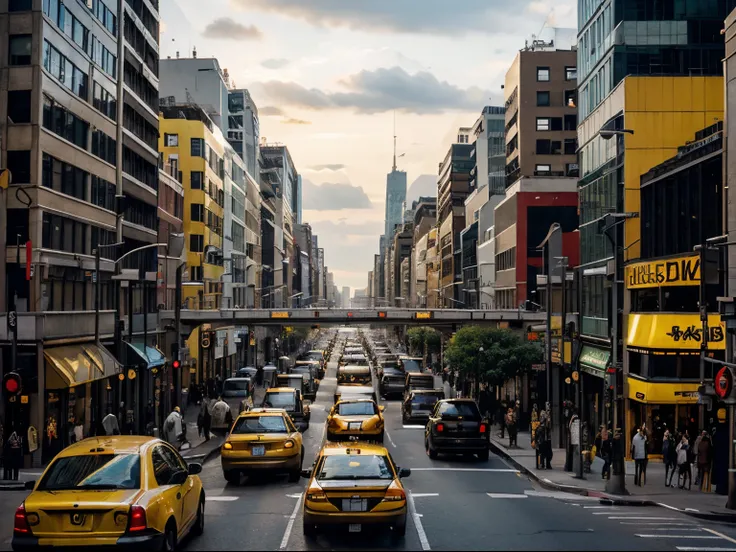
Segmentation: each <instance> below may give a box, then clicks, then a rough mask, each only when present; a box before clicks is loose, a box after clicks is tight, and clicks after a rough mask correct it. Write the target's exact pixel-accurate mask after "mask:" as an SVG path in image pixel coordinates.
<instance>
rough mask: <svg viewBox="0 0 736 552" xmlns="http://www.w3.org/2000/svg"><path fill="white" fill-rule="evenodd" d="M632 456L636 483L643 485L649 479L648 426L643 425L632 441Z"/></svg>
mask: <svg viewBox="0 0 736 552" xmlns="http://www.w3.org/2000/svg"><path fill="white" fill-rule="evenodd" d="M631 456H632V457H633V458H634V464H635V471H634V485H637V486H639V487H643V486H644V484H645V483H646V480H647V475H646V474H647V436H646V426H641V427H640V428H639V431H638V432H637V433H636V435H634V438H633V439H632V441H631Z"/></svg>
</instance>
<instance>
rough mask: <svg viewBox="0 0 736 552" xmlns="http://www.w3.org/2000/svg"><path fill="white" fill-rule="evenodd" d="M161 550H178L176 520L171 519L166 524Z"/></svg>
mask: <svg viewBox="0 0 736 552" xmlns="http://www.w3.org/2000/svg"><path fill="white" fill-rule="evenodd" d="M161 550H162V551H165V552H173V551H174V550H176V529H175V528H174V522H173V521H170V522H169V523H168V524H167V525H166V531H165V532H164V542H163V543H162V544H161Z"/></svg>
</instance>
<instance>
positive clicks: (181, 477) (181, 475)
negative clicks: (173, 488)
mask: <svg viewBox="0 0 736 552" xmlns="http://www.w3.org/2000/svg"><path fill="white" fill-rule="evenodd" d="M187 477H189V472H188V471H184V470H180V471H177V472H174V473H173V474H171V478H170V479H169V485H183V484H184V483H185V482H186V480H187Z"/></svg>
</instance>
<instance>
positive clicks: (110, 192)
mask: <svg viewBox="0 0 736 552" xmlns="http://www.w3.org/2000/svg"><path fill="white" fill-rule="evenodd" d="M116 192H117V188H116V187H115V184H113V183H112V182H108V181H107V180H104V179H102V178H100V177H99V176H94V175H93V176H92V203H94V204H95V205H97V206H99V207H102V208H103V209H107V210H108V211H114V210H115V194H116Z"/></svg>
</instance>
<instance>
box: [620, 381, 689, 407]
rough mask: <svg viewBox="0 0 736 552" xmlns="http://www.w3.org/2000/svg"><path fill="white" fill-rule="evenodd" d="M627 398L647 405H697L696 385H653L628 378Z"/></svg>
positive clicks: (652, 383)
mask: <svg viewBox="0 0 736 552" xmlns="http://www.w3.org/2000/svg"><path fill="white" fill-rule="evenodd" d="M628 381H629V398H630V399H633V400H635V401H639V402H641V403H647V404H697V402H698V397H699V394H698V384H697V383H664V382H662V383H654V382H651V381H644V380H640V379H637V378H632V377H629V378H628Z"/></svg>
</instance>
